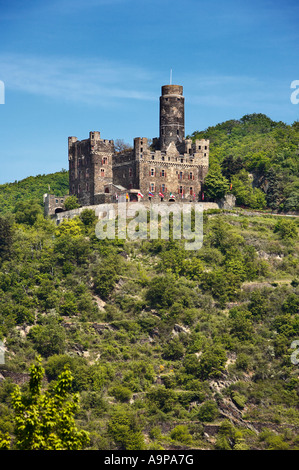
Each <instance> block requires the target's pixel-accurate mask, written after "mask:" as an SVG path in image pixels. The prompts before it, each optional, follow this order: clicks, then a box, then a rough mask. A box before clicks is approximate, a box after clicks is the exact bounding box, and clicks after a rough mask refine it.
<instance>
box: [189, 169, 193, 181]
mask: <svg viewBox="0 0 299 470" xmlns="http://www.w3.org/2000/svg"><path fill="white" fill-rule="evenodd" d="M192 179H193V173H192V171H190V174H189V180H192Z"/></svg>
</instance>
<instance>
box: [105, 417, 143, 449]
mask: <svg viewBox="0 0 299 470" xmlns="http://www.w3.org/2000/svg"><path fill="white" fill-rule="evenodd" d="M108 433H109V435H110V436H111V437H112V439H113V440H114V442H115V443H116V444H117V445H118V446H119V448H120V449H124V450H144V449H145V442H144V437H143V434H142V432H141V431H140V429H139V426H138V423H137V420H136V417H135V416H134V415H133V414H132V413H128V412H125V411H123V410H118V411H116V412H115V413H114V414H113V416H112V417H111V419H110V421H109V423H108Z"/></svg>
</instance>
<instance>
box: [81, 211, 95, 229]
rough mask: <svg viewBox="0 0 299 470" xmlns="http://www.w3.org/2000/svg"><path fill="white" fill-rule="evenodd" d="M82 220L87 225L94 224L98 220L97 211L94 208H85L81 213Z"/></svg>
mask: <svg viewBox="0 0 299 470" xmlns="http://www.w3.org/2000/svg"><path fill="white" fill-rule="evenodd" d="M80 220H81V222H82V223H83V224H84V225H85V226H89V225H92V224H93V223H94V222H95V220H96V215H95V211H94V210H92V209H84V210H83V211H82V212H81V214H80Z"/></svg>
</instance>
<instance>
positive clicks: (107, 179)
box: [44, 85, 209, 215]
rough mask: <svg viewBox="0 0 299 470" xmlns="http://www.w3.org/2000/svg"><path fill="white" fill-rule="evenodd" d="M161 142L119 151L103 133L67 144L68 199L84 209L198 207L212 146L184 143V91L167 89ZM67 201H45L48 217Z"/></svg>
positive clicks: (49, 197)
mask: <svg viewBox="0 0 299 470" xmlns="http://www.w3.org/2000/svg"><path fill="white" fill-rule="evenodd" d="M159 127H160V132H159V137H158V138H154V139H153V140H152V142H150V143H149V141H148V139H147V138H146V137H136V138H135V139H134V148H132V149H123V150H122V151H118V152H117V151H116V149H115V144H114V141H113V140H106V139H101V136H100V132H98V131H94V132H90V133H89V138H88V139H84V140H78V139H77V137H69V138H68V159H69V194H70V195H75V196H77V198H78V202H79V204H80V205H81V206H92V205H97V204H103V203H108V202H117V201H118V200H120V199H122V200H124V199H125V200H129V201H140V200H153V201H159V202H160V201H161V200H162V201H164V200H165V201H167V202H168V201H174V200H175V201H177V200H179V201H198V200H201V199H202V185H203V182H204V179H205V176H206V175H207V172H208V168H209V141H208V140H195V142H192V140H191V139H186V138H185V98H184V96H183V87H182V86H181V85H164V86H162V92H161V96H160V126H159ZM64 199H65V198H57V197H55V196H54V195H45V199H44V200H45V208H46V212H47V213H48V214H49V215H51V214H54V213H57V212H60V211H62V210H63V209H64V207H63V203H64Z"/></svg>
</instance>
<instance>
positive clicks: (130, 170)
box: [129, 168, 132, 176]
mask: <svg viewBox="0 0 299 470" xmlns="http://www.w3.org/2000/svg"><path fill="white" fill-rule="evenodd" d="M129 176H132V168H129Z"/></svg>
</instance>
